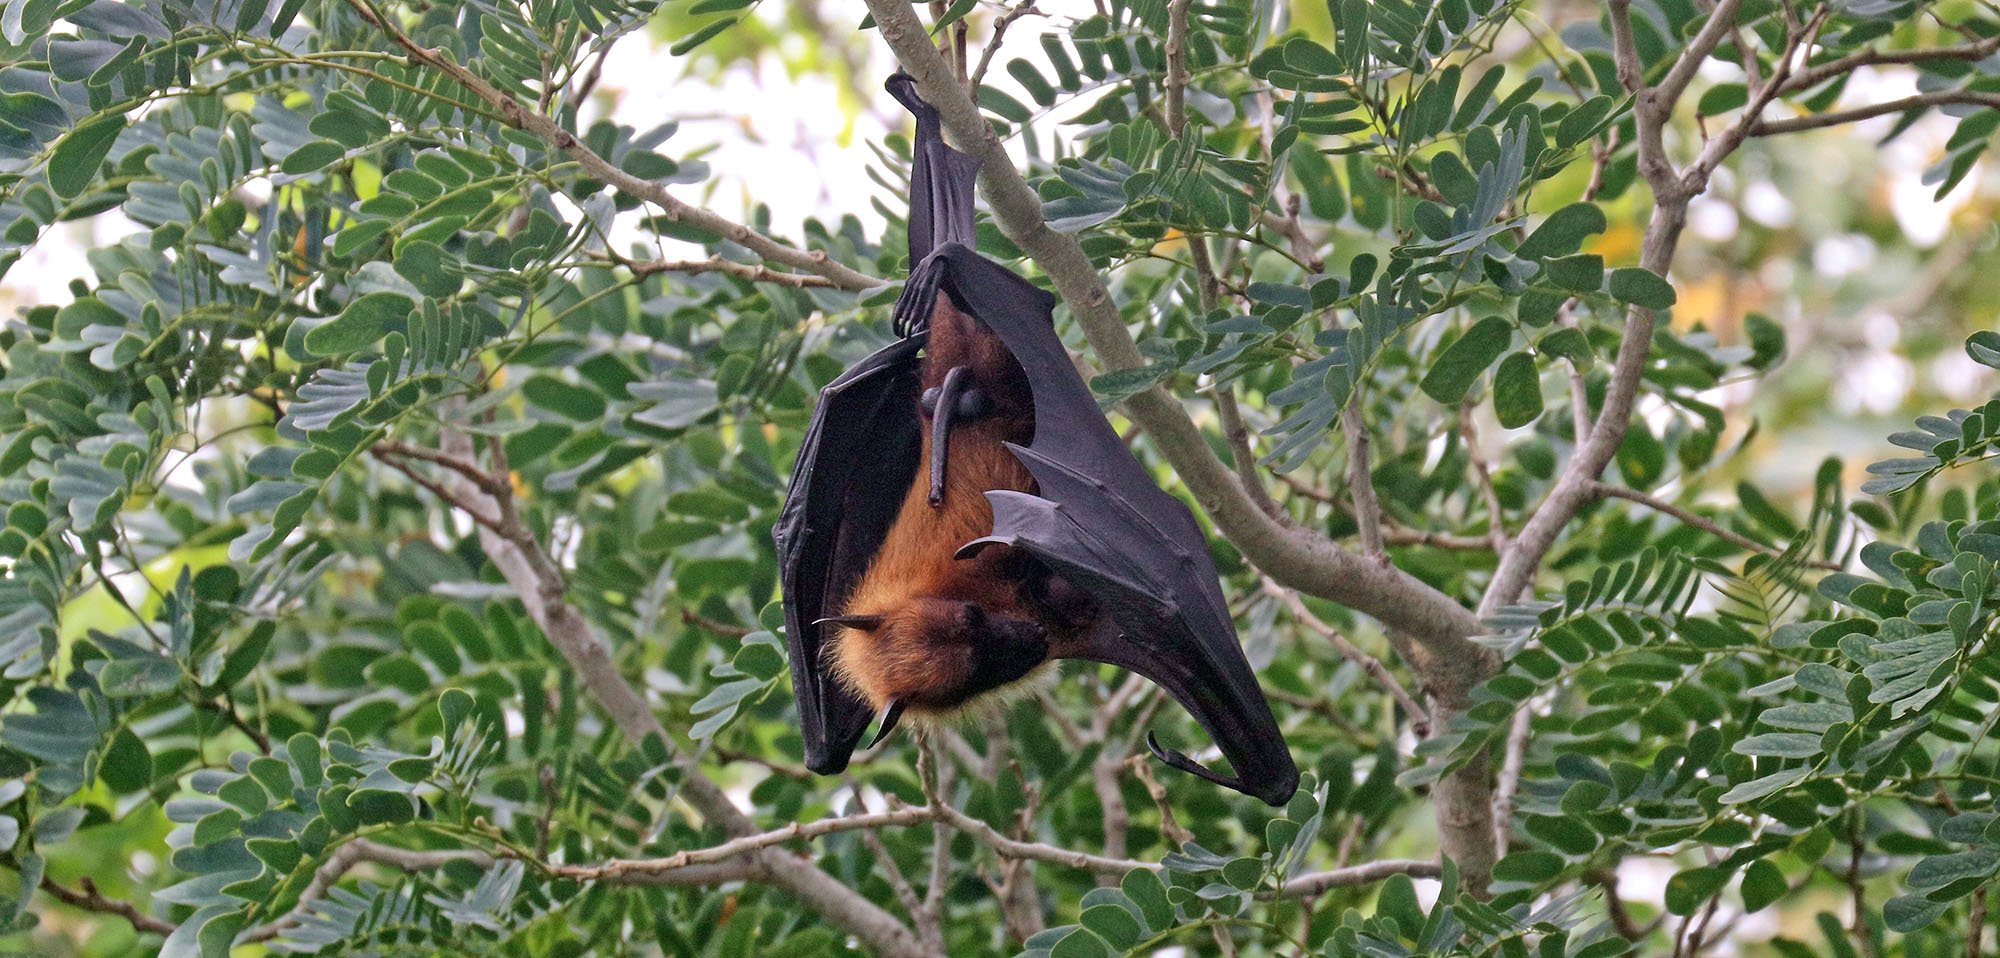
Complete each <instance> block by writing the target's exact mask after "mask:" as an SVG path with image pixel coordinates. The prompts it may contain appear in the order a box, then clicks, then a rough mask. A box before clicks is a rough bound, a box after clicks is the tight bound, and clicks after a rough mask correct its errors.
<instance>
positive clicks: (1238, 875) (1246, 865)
mask: <svg viewBox="0 0 2000 958" xmlns="http://www.w3.org/2000/svg"><path fill="white" fill-rule="evenodd" d="M1263 879H1264V862H1263V860H1262V859H1257V858H1237V859H1233V860H1231V861H1230V862H1229V864H1227V865H1224V866H1222V880H1223V881H1226V882H1228V883H1229V884H1230V885H1231V886H1232V887H1235V888H1237V889H1240V890H1242V891H1250V890H1251V889H1253V888H1256V887H1257V885H1258V884H1259V883H1260V882H1262V881H1263Z"/></svg>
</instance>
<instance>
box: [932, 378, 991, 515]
mask: <svg viewBox="0 0 2000 958" xmlns="http://www.w3.org/2000/svg"><path fill="white" fill-rule="evenodd" d="M923 409H924V415H926V416H929V417H931V494H930V503H931V506H932V507H933V508H936V507H938V506H941V505H943V504H944V480H945V461H946V460H947V459H948V458H949V456H948V455H947V453H948V452H949V447H950V444H951V430H952V427H953V426H956V425H960V424H963V423H966V422H970V421H972V420H975V419H978V418H979V417H981V416H984V415H986V414H987V413H989V412H991V411H992V410H993V400H992V398H991V397H989V396H987V395H986V392H985V391H984V390H982V389H980V388H979V387H978V386H977V385H974V384H973V382H972V367H970V366H954V367H952V370H951V371H950V372H948V373H945V375H944V384H943V385H940V386H933V387H931V388H930V389H926V390H924V396H923Z"/></svg>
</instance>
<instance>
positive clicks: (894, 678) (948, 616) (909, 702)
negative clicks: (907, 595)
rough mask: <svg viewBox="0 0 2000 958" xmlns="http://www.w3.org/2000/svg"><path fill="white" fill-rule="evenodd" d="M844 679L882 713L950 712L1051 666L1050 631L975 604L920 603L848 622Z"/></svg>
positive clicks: (842, 642) (841, 649)
mask: <svg viewBox="0 0 2000 958" xmlns="http://www.w3.org/2000/svg"><path fill="white" fill-rule="evenodd" d="M843 624H844V625H845V626H846V627H845V628H843V629H842V630H841V633H840V635H839V636H838V638H837V639H836V640H835V641H836V643H837V644H836V645H835V646H834V649H835V652H834V654H835V656H836V661H837V663H838V665H837V668H838V671H839V673H840V675H841V677H842V678H843V679H844V680H845V681H846V682H847V683H848V684H849V685H850V686H851V687H852V688H854V690H855V691H857V692H859V693H861V695H862V696H863V697H865V698H866V699H867V700H868V701H869V703H870V704H871V705H873V706H874V707H875V709H876V710H877V711H882V712H886V711H888V710H889V709H890V708H891V707H892V705H900V706H901V707H903V708H908V709H912V710H915V711H917V712H919V713H950V712H953V711H956V710H958V709H959V708H961V707H963V706H964V705H965V704H966V703H968V702H970V701H971V700H972V699H974V698H976V697H978V696H979V695H982V694H984V693H986V692H991V691H993V690H994V689H997V688H1000V687H1002V686H1005V685H1009V684H1012V683H1014V682H1017V681H1019V680H1021V679H1022V678H1024V677H1026V676H1027V675H1028V674H1029V673H1030V672H1033V671H1034V670H1035V668H1036V667H1037V666H1040V665H1041V664H1042V663H1043V662H1045V661H1047V660H1048V657H1049V635H1048V630H1046V629H1044V628H1043V627H1042V626H1040V625H1038V624H1036V623H1034V622H1029V621H1026V620H1024V619H1017V618H1014V617H1012V616H1007V615H1000V614H996V613H993V612H990V611H988V610H987V609H985V608H983V607H981V606H980V605H979V604H978V603H974V602H960V601H954V600H950V599H940V598H933V597H926V598H919V599H916V600H914V601H911V602H909V603H907V604H905V605H904V606H903V607H901V608H899V609H896V610H894V611H891V612H889V613H887V614H884V615H879V616H866V615H864V616H847V617H843Z"/></svg>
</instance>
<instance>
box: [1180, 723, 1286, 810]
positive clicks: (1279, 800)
mask: <svg viewBox="0 0 2000 958" xmlns="http://www.w3.org/2000/svg"><path fill="white" fill-rule="evenodd" d="M1146 748H1147V749H1148V750H1149V751H1151V752H1152V753H1153V757H1154V758H1157V759H1159V760H1160V761H1162V762H1165V763H1167V764H1168V765H1171V766H1173V767H1174V768H1177V769H1180V770H1181V771H1183V772H1186V773H1188V774H1189V775H1194V776H1196V777H1199V778H1204V779H1207V780H1209V781H1211V782H1214V783H1215V784H1217V785H1220V786H1222V787H1223V788H1227V789H1233V790H1235V791H1238V792H1242V793H1243V794H1245V795H1249V796H1252V797H1255V798H1258V799H1261V800H1263V802H1264V804H1266V805H1271V806H1278V805H1283V804H1285V801H1286V800H1287V799H1290V798H1291V797H1292V792H1293V790H1294V789H1295V788H1296V787H1297V781H1296V780H1294V781H1293V783H1292V785H1291V787H1287V788H1286V789H1285V790H1284V794H1283V795H1279V794H1278V793H1277V791H1276V790H1275V789H1272V788H1259V787H1253V786H1251V785H1248V784H1246V783H1244V781H1243V780H1242V779H1239V778H1233V777H1231V776H1228V775H1224V774H1222V773H1221V772H1217V771H1215V770H1213V769H1210V768H1209V767H1208V766H1206V765H1203V764H1201V763H1200V762H1197V761H1195V760H1194V759H1191V758H1189V757H1187V756H1186V755H1185V754H1183V753H1181V752H1178V751H1175V750H1173V749H1170V748H1163V747H1161V745H1160V740H1159V739H1157V738H1154V737H1153V733H1151V732H1147V733H1146Z"/></svg>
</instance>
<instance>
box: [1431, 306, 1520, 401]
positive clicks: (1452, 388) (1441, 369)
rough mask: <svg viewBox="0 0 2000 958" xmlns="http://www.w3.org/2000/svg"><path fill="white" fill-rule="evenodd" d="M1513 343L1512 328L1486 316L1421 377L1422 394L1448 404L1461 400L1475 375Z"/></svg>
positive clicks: (1476, 379)
mask: <svg viewBox="0 0 2000 958" xmlns="http://www.w3.org/2000/svg"><path fill="white" fill-rule="evenodd" d="M1513 341H1514V325H1513V324H1512V323H1509V322H1507V321H1506V320H1504V319H1501V318H1500V317H1498V316H1488V317H1486V318H1485V319H1482V320H1480V321H1479V322H1477V323H1474V324H1473V326H1472V328H1471V329H1468V330H1466V331H1465V334H1464V335H1462V336H1460V337H1458V339H1456V340H1454V341H1453V342H1452V344H1451V345H1450V346H1447V347H1445V350H1444V352H1443V353H1441V354H1439V355H1438V358H1437V360H1436V361H1434V362H1432V363H1431V368H1430V372H1427V373H1425V374H1424V380H1423V384H1422V388H1423V391H1424V394H1425V395H1427V396H1429V397H1431V398H1432V399H1435V400H1437V401H1438V402H1441V403H1444V404H1446V405H1450V404H1453V403H1456V402H1458V401H1460V400H1462V399H1464V398H1465V394H1466V392H1467V391H1468V390H1470V389H1471V388H1472V384H1473V383H1475V382H1477V381H1479V375H1480V374H1481V373H1483V372H1485V371H1486V367H1488V366H1491V365H1493V361H1494V360H1496V359H1499V358H1500V354H1501V353H1504V352H1506V351H1507V345H1508V344H1509V343H1511V342H1513Z"/></svg>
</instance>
